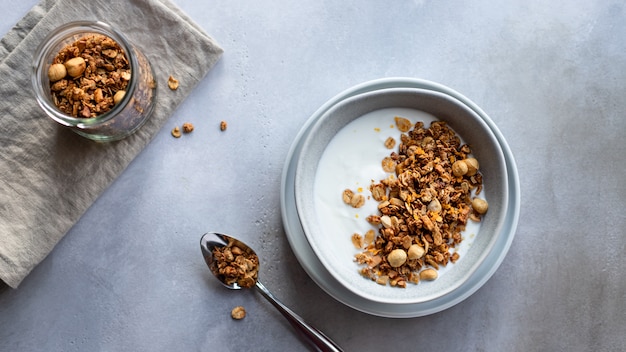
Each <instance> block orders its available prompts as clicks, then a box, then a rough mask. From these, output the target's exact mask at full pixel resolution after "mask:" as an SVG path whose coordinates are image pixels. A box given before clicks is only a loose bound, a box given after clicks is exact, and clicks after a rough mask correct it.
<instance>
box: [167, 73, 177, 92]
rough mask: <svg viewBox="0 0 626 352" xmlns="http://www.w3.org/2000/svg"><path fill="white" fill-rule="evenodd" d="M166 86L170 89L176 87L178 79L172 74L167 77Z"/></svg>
mask: <svg viewBox="0 0 626 352" xmlns="http://www.w3.org/2000/svg"><path fill="white" fill-rule="evenodd" d="M167 86H168V87H170V89H171V90H176V89H178V80H177V79H176V78H174V77H172V76H170V77H169V78H168V79H167Z"/></svg>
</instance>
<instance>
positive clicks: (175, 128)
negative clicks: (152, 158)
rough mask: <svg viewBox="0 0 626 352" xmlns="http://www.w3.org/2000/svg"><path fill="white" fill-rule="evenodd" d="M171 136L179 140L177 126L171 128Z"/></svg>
mask: <svg viewBox="0 0 626 352" xmlns="http://www.w3.org/2000/svg"><path fill="white" fill-rule="evenodd" d="M172 136H174V138H180V128H179V127H178V126H176V127H174V128H172Z"/></svg>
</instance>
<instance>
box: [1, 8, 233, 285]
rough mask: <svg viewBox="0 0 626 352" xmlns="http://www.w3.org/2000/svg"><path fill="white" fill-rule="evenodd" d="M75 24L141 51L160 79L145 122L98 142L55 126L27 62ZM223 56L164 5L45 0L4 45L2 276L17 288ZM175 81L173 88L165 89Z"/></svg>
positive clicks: (194, 27)
mask: <svg viewBox="0 0 626 352" xmlns="http://www.w3.org/2000/svg"><path fill="white" fill-rule="evenodd" d="M76 20H98V21H102V22H106V23H108V24H110V25H112V26H114V27H116V28H118V29H119V30H120V31H122V32H123V33H124V34H125V35H126V36H127V37H128V39H129V40H130V41H131V42H132V43H133V44H134V45H135V46H137V47H138V48H139V49H140V50H141V51H142V52H143V53H144V54H145V55H146V56H147V57H148V60H149V61H150V63H151V65H152V67H153V70H154V71H155V78H156V80H157V85H158V86H157V102H156V106H155V109H154V112H153V114H152V116H151V117H150V119H149V120H148V122H147V123H146V124H145V125H144V126H143V127H142V128H141V129H140V130H139V131H138V132H136V133H135V134H133V135H132V136H130V137H128V138H126V139H123V140H121V141H118V142H111V143H96V142H93V141H90V140H87V139H85V138H82V137H80V136H78V135H76V134H74V133H72V132H71V131H68V130H66V129H63V128H62V127H60V126H58V125H56V124H55V123H54V122H52V121H51V120H50V119H49V118H47V117H46V116H45V114H44V113H43V111H42V110H41V109H40V107H39V106H38V104H37V102H36V100H35V96H34V94H33V92H32V89H31V83H30V74H31V67H30V66H31V62H32V58H33V54H34V52H35V49H36V48H37V46H38V45H39V43H40V42H41V40H42V39H43V38H44V37H45V36H46V35H47V34H48V32H49V31H50V30H52V29H54V28H56V27H58V26H60V25H62V24H64V23H67V22H71V21H76ZM222 53H223V50H222V48H221V47H220V45H219V44H218V43H217V42H216V41H215V40H214V39H213V38H211V37H210V36H209V35H207V34H206V33H205V32H204V31H203V30H202V28H201V27H199V26H198V25H197V24H195V23H194V22H193V21H192V20H191V19H190V18H189V17H188V16H187V15H186V14H184V13H183V12H182V11H181V10H180V9H179V8H178V7H176V6H175V5H174V4H173V3H171V2H170V1H168V0H131V1H123V0H114V1H108V0H91V1H88V2H84V1H82V0H42V1H41V2H40V3H39V4H37V5H36V6H35V7H33V8H32V9H31V10H30V11H29V12H28V13H27V14H26V15H25V16H24V17H23V18H22V19H21V20H20V21H19V22H18V23H17V24H16V25H15V26H14V27H13V28H12V29H11V31H10V32H9V33H7V35H5V37H3V38H2V40H0V75H2V76H3V77H10V79H6V80H3V81H2V82H0V96H2V97H3V99H2V100H1V101H0V150H2V152H0V174H1V175H2V177H1V178H0V279H2V280H3V281H4V282H6V283H7V284H8V285H9V286H11V287H13V288H17V287H18V285H19V284H20V282H21V281H22V280H23V279H24V278H25V277H26V276H27V275H28V273H30V271H31V270H32V269H33V268H34V267H35V266H36V265H37V264H39V263H40V262H41V261H42V260H43V259H44V258H45V257H46V256H47V255H48V253H50V251H51V250H52V249H53V248H54V246H55V245H56V244H57V243H58V241H59V240H60V239H61V238H62V237H63V236H64V235H65V233H67V231H68V230H69V229H70V228H71V227H72V226H73V224H74V223H75V222H76V221H78V219H79V218H80V216H81V215H82V214H83V213H84V212H85V211H86V210H87V208H88V207H89V206H90V205H91V204H92V203H93V202H94V201H95V200H96V198H97V197H98V196H99V195H100V194H101V193H102V192H103V191H104V190H105V189H106V188H107V187H108V186H109V185H110V184H111V182H112V181H113V180H114V179H115V178H116V177H117V176H118V175H119V174H120V173H121V172H122V171H123V170H124V169H125V168H126V167H127V166H128V164H129V163H130V162H131V161H132V160H133V159H134V157H135V156H136V155H137V154H138V153H139V152H140V151H141V150H142V149H143V148H144V147H145V146H146V145H147V144H148V143H149V142H150V140H151V139H152V137H153V136H154V135H155V134H156V133H157V132H158V131H159V129H160V128H161V127H162V126H163V124H164V123H165V121H166V120H167V118H168V117H169V116H171V114H172V113H173V111H174V110H175V109H176V108H177V107H178V105H179V104H180V103H181V102H182V101H183V100H184V99H185V98H186V97H187V96H188V95H189V93H190V92H191V91H192V90H193V88H194V87H195V86H196V85H197V84H198V83H199V82H200V80H202V79H203V78H204V77H205V76H206V74H207V73H208V72H209V70H210V69H211V68H212V67H213V66H214V65H215V64H216V63H217V61H218V60H219V58H220V57H221V55H222ZM170 75H172V76H174V77H177V78H178V79H179V81H180V86H179V88H178V89H177V90H175V91H172V90H169V88H168V87H167V79H168V77H169V76H170Z"/></svg>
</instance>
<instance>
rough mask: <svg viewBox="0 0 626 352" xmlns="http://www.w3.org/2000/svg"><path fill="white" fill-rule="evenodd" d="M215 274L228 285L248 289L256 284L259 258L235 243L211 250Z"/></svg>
mask: <svg viewBox="0 0 626 352" xmlns="http://www.w3.org/2000/svg"><path fill="white" fill-rule="evenodd" d="M213 258H214V259H215V262H216V263H217V264H216V268H215V270H216V272H217V274H218V275H220V276H222V278H223V279H224V280H223V282H225V283H226V284H228V285H232V284H235V283H236V284H237V285H239V287H243V288H249V287H252V286H254V285H255V284H256V280H257V276H258V271H259V257H258V256H257V255H256V254H255V253H254V252H253V251H252V250H250V249H247V248H246V249H242V248H241V247H239V246H237V244H236V243H235V242H230V243H229V244H228V245H226V246H224V247H220V248H217V247H216V248H214V249H213Z"/></svg>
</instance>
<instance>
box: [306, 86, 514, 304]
mask: <svg viewBox="0 0 626 352" xmlns="http://www.w3.org/2000/svg"><path fill="white" fill-rule="evenodd" d="M398 115H399V116H403V117H406V118H409V119H410V120H411V121H412V122H416V121H418V120H421V121H424V123H425V126H426V127H427V126H429V125H430V121H432V120H435V119H438V120H443V121H446V122H447V123H448V125H449V126H450V127H451V128H452V129H453V130H454V131H455V132H456V133H457V134H458V135H459V136H460V137H461V139H462V140H463V142H465V143H468V144H470V146H471V147H472V154H473V156H475V157H476V158H477V159H478V160H479V161H480V171H481V173H482V174H483V179H484V181H483V183H484V189H483V192H482V194H481V197H483V198H485V199H486V200H487V201H488V202H489V211H488V213H487V214H486V216H485V217H484V218H483V220H482V221H481V222H480V223H478V224H476V223H472V222H471V221H470V222H469V224H468V227H467V230H466V231H465V232H464V234H463V237H464V240H463V242H462V243H461V246H459V247H458V248H457V249H456V250H457V251H458V252H459V254H460V255H461V257H460V259H459V260H458V261H457V262H456V263H454V264H448V265H447V266H446V267H443V268H441V269H440V270H439V278H438V279H437V280H435V281H432V282H420V283H419V284H417V285H414V284H408V285H407V287H406V288H397V287H390V286H382V285H378V284H376V283H375V282H373V281H371V280H369V279H367V278H364V277H363V276H361V275H360V274H359V269H360V266H359V265H357V263H355V262H354V255H355V254H357V253H358V252H360V250H358V249H356V248H354V246H353V245H352V242H351V239H350V238H351V235H352V234H353V233H355V232H357V233H361V234H363V233H365V231H367V229H370V228H371V225H369V224H368V223H367V221H366V220H365V217H366V216H368V215H370V214H375V213H376V202H374V201H373V200H371V201H368V202H366V205H365V206H364V207H362V208H358V209H354V208H351V207H349V206H347V205H346V204H344V203H343V201H342V197H341V194H342V191H343V190H344V189H346V188H351V189H357V188H359V187H361V188H363V190H364V191H363V194H364V195H366V196H367V195H368V194H369V191H367V187H368V186H369V184H370V183H371V181H372V180H374V181H379V180H381V179H383V178H385V177H386V176H387V174H385V173H384V172H383V171H382V168H381V166H380V162H381V160H382V158H383V157H384V156H386V155H388V154H389V153H390V150H388V149H386V148H384V146H383V142H384V140H385V139H386V138H387V137H389V136H393V137H395V138H396V140H398V141H399V136H400V132H399V131H398V130H397V129H395V128H392V125H393V123H394V116H398ZM508 187H509V185H508V182H507V170H506V164H505V159H504V155H503V152H502V150H501V147H500V144H499V142H498V140H497V139H496V137H495V136H494V134H493V132H492V130H491V129H490V128H489V126H487V125H486V123H485V122H484V120H483V119H482V118H481V117H480V116H478V115H477V114H476V113H475V112H474V111H473V110H472V109H471V108H469V107H468V106H466V105H465V104H463V103H462V102H460V101H459V100H457V99H456V98H454V97H452V96H450V95H447V94H445V93H441V92H436V91H433V90H425V89H416V88H390V89H381V90H377V91H373V92H367V93H363V94H358V95H356V96H353V97H351V98H348V99H345V100H342V101H341V102H339V103H338V104H336V105H334V106H333V107H332V108H330V109H329V110H328V111H327V112H326V113H325V114H324V115H323V116H322V117H321V118H320V119H319V120H317V121H316V122H315V124H314V125H313V126H312V127H311V130H310V133H309V134H308V135H307V137H306V139H305V140H304V141H303V144H302V151H301V156H300V158H299V160H298V162H297V166H296V171H295V199H296V207H297V212H298V216H299V217H300V222H301V224H302V228H303V229H304V233H305V236H306V239H307V240H308V242H309V244H310V245H311V248H312V249H313V251H314V253H315V255H316V256H317V257H318V259H319V260H320V262H321V263H322V264H323V265H324V267H325V268H326V269H327V270H328V272H329V273H330V274H331V275H332V276H333V277H334V278H335V279H336V280H337V281H338V282H339V283H340V284H341V285H343V286H344V287H346V288H347V289H349V290H350V291H352V292H354V293H355V294H357V295H359V296H361V297H363V298H365V299H368V300H371V301H373V302H381V303H386V304H414V303H421V302H427V301H430V300H433V299H437V298H439V297H442V296H443V295H446V294H449V293H450V292H452V291H454V290H455V289H456V288H458V287H459V286H461V285H462V284H463V283H464V282H465V281H466V280H467V279H468V278H469V277H470V276H471V275H472V274H473V273H474V272H475V271H476V269H477V268H478V266H479V265H480V264H481V263H482V262H483V260H484V259H485V258H486V257H487V255H488V254H489V252H490V251H491V249H492V247H493V246H494V243H495V242H496V240H497V239H498V236H499V235H500V233H501V228H502V226H503V222H504V219H505V217H506V213H507V204H508V195H509V190H508Z"/></svg>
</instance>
